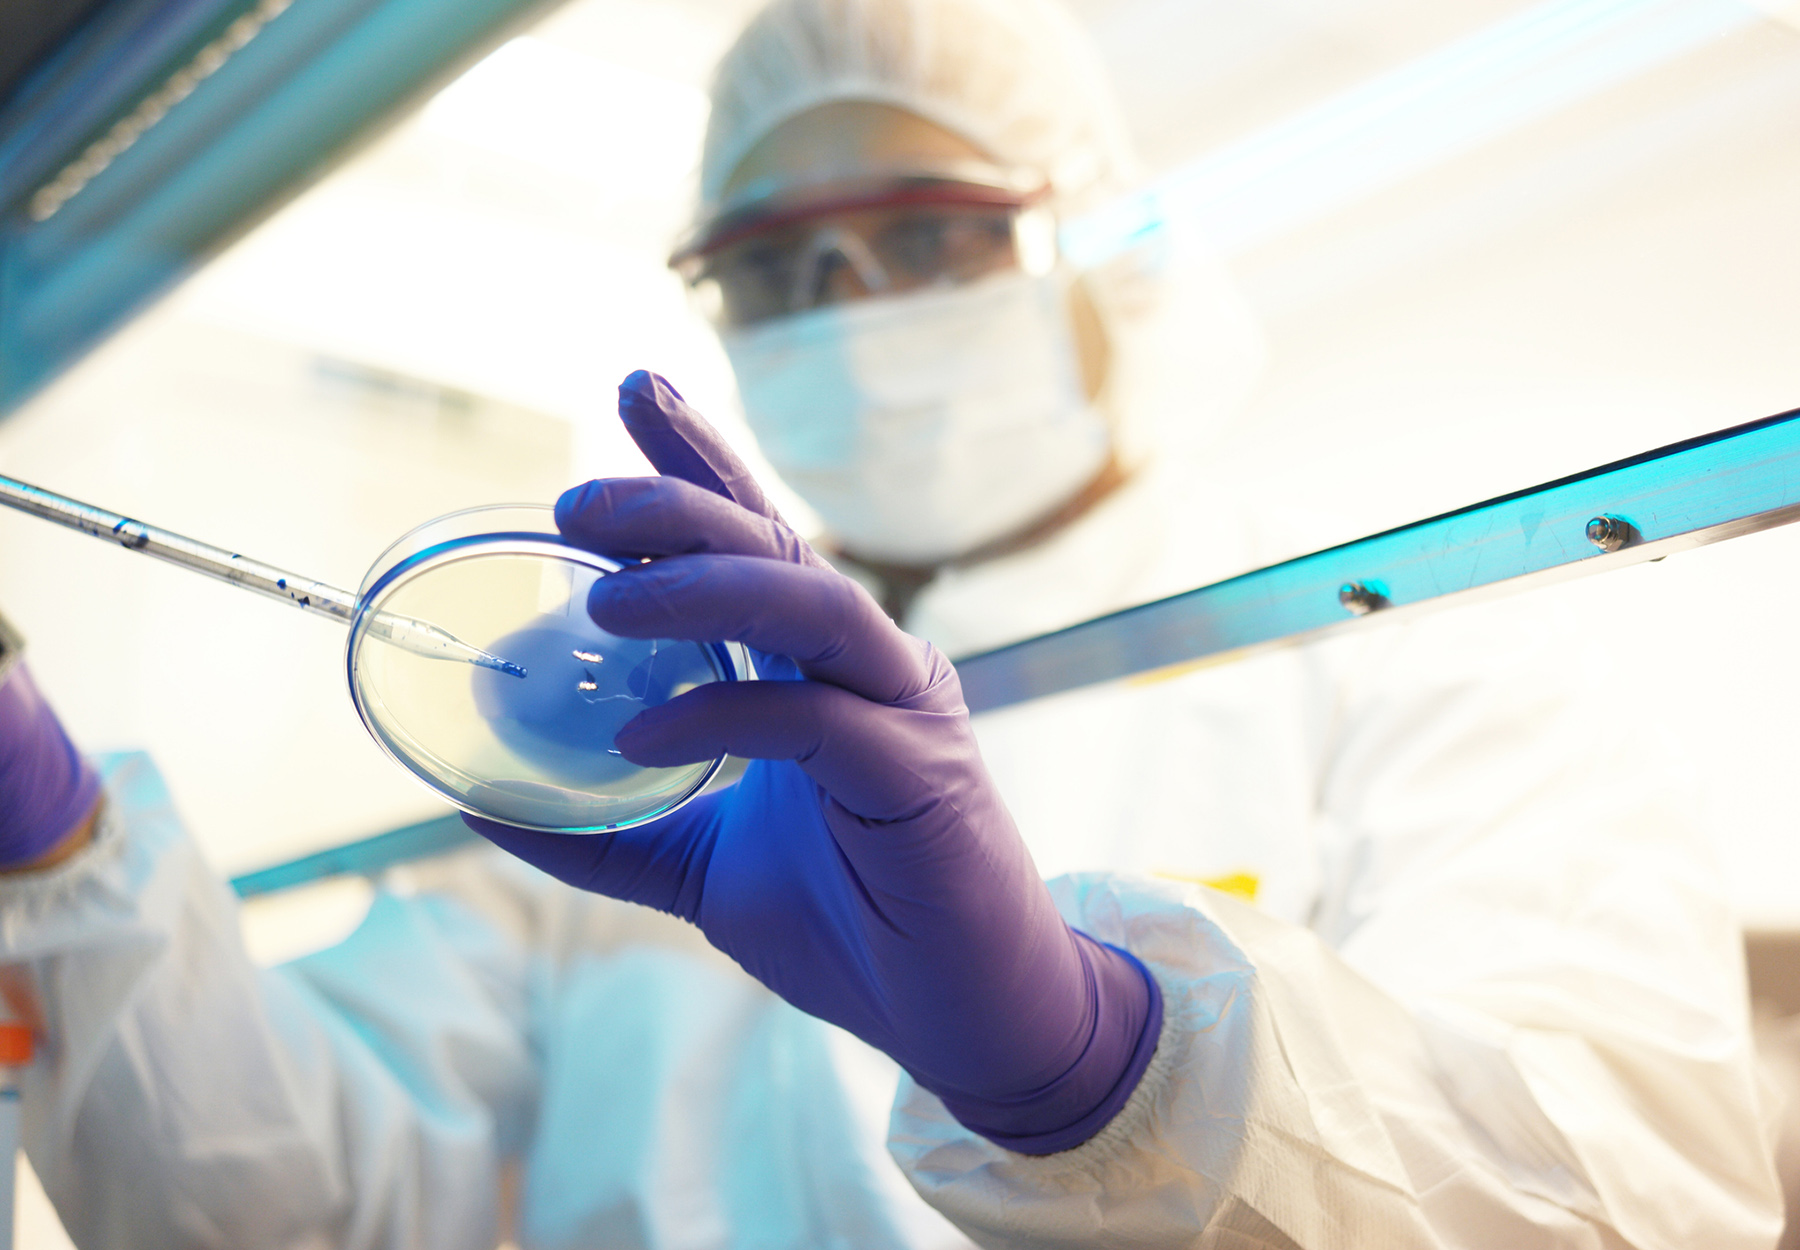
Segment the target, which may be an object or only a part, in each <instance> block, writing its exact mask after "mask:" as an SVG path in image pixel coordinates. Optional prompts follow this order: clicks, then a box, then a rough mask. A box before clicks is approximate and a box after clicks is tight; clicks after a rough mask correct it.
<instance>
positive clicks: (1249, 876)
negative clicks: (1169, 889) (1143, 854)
mask: <svg viewBox="0 0 1800 1250" xmlns="http://www.w3.org/2000/svg"><path fill="white" fill-rule="evenodd" d="M1154 875H1155V876H1158V877H1163V878H1166V879H1168V880H1170V881H1191V882H1193V883H1194V884H1195V885H1203V886H1205V887H1206V888H1207V889H1209V890H1220V891H1223V892H1224V893H1226V894H1235V895H1237V896H1238V897H1239V898H1241V899H1243V900H1244V901H1245V902H1246V903H1254V902H1255V901H1256V891H1257V889H1258V887H1260V886H1261V885H1262V878H1261V877H1259V876H1257V875H1256V874H1255V873H1253V872H1233V873H1228V874H1226V875H1225V876H1223V877H1195V876H1190V875H1189V874H1187V873H1184V872H1157V873H1155V874H1154Z"/></svg>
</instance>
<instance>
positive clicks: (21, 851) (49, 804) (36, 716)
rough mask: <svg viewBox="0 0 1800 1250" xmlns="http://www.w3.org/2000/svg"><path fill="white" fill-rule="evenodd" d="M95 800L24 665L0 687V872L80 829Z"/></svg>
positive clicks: (88, 776) (95, 779)
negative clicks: (75, 829)
mask: <svg viewBox="0 0 1800 1250" xmlns="http://www.w3.org/2000/svg"><path fill="white" fill-rule="evenodd" d="M99 797H100V774H99V773H98V772H96V771H95V769H94V767H93V765H91V764H90V763H88V761H87V760H86V758H84V757H83V756H82V754H81V752H79V751H77V750H76V749H75V744H74V743H73V742H71V741H70V740H69V735H68V734H67V733H65V732H63V727H62V722H61V721H59V720H57V718H56V713H55V712H54V711H53V710H51V707H50V704H49V703H48V702H46V701H45V700H44V697H43V695H41V694H39V693H38V688H37V683H36V682H34V681H32V679H31V674H30V673H29V672H28V671H27V670H26V668H25V665H24V664H22V663H21V664H17V665H15V666H14V667H13V670H12V672H11V673H10V674H9V675H8V676H7V678H6V680H5V682H4V684H0V869H3V868H16V867H18V866H20V865H21V864H28V863H30V862H31V861H32V860H34V859H37V858H38V857H39V856H41V855H43V854H44V853H45V852H47V851H49V850H51V849H53V848H54V847H55V846H56V845H57V843H59V842H61V841H62V839H63V838H64V837H65V836H67V835H68V834H69V832H70V831H71V830H73V829H74V828H75V827H76V826H77V825H79V824H80V823H81V822H82V821H83V820H84V819H86V817H87V814H88V813H89V812H90V811H92V810H93V807H94V803H95V802H96V800H98V799H99Z"/></svg>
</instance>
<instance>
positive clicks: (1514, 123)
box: [1062, 0, 1800, 264]
mask: <svg viewBox="0 0 1800 1250" xmlns="http://www.w3.org/2000/svg"><path fill="white" fill-rule="evenodd" d="M1759 3H1761V4H1763V5H1766V6H1785V5H1788V4H1791V3H1792V4H1800V0H1759ZM1763 17H1764V15H1763V13H1761V12H1759V11H1758V10H1757V9H1756V8H1753V7H1752V6H1751V5H1750V4H1747V3H1744V2H1743V0H1552V2H1551V3H1548V4H1543V5H1540V6H1538V7H1536V8H1533V9H1529V10H1527V11H1526V12H1524V13H1521V14H1519V15H1518V16H1516V17H1513V18H1509V19H1508V20H1506V21H1503V22H1500V23H1497V24H1496V25H1494V26H1490V27H1488V28H1486V29H1485V30H1482V31H1480V32H1478V33H1477V34H1475V35H1472V36H1470V37H1468V38H1465V39H1461V40H1458V41H1457V42H1455V43H1453V44H1451V45H1449V46H1448V47H1445V48H1442V49H1440V50H1438V51H1437V52H1434V53H1431V54H1430V55H1428V56H1425V57H1422V58H1420V59H1419V60H1417V61H1414V62H1412V63H1410V64H1408V65H1404V66H1402V67H1401V68H1399V69H1397V70H1395V71H1393V72H1391V73H1388V74H1384V75H1382V76H1380V77H1379V78H1376V79H1374V80H1373V81H1371V82H1369V83H1366V84H1364V85H1363V86H1361V87H1357V88H1354V89H1352V90H1350V91H1347V92H1345V93H1343V94H1342V95H1339V96H1336V97H1334V98H1332V99H1330V100H1327V101H1325V102H1324V103H1323V104H1320V105H1318V106H1316V107H1314V108H1311V109H1309V110H1307V111H1306V112H1304V113H1302V114H1301V115H1299V116H1298V117H1295V118H1292V119H1290V120H1288V121H1286V122H1283V123H1280V124H1279V125H1276V126H1272V127H1270V128H1268V129H1266V130H1264V131H1261V132H1259V133H1257V134H1254V135H1251V136H1249V137H1247V138H1245V139H1242V140H1239V141H1238V142H1236V143H1232V144H1229V145H1227V146H1226V147H1224V148H1221V149H1219V150H1217V151H1214V152H1210V153H1208V154H1207V155H1206V156H1204V157H1202V158H1201V159H1199V160H1197V161H1194V162H1192V163H1191V164H1188V165H1186V166H1183V167H1182V168H1180V169H1177V170H1175V171H1174V172H1173V173H1171V174H1169V175H1167V176H1165V177H1163V178H1161V179H1159V180H1158V181H1157V182H1156V183H1154V184H1153V185H1151V186H1150V187H1148V188H1146V189H1145V190H1143V191H1141V192H1139V193H1137V194H1135V195H1132V196H1128V197H1126V198H1125V199H1123V200H1121V201H1119V202H1117V203H1115V204H1112V205H1109V206H1107V207H1105V208H1103V209H1101V210H1099V211H1097V212H1095V213H1092V214H1089V215H1088V216H1086V217H1083V218H1080V219H1078V220H1075V221H1071V222H1069V223H1068V224H1067V225H1065V226H1064V228H1063V231H1062V245H1063V250H1064V251H1065V252H1066V253H1067V254H1068V255H1069V256H1070V257H1071V258H1072V259H1074V260H1075V261H1076V262H1077V263H1084V264H1091V263H1094V262H1096V261H1098V260H1102V259H1104V258H1105V257H1107V256H1109V255H1112V254H1113V253H1115V252H1118V251H1120V250H1122V249H1123V248H1125V247H1128V246H1130V245H1131V243H1132V242H1133V241H1134V240H1136V239H1138V238H1140V237H1142V236H1144V235H1146V234H1148V233H1150V232H1152V231H1154V230H1156V229H1158V228H1160V227H1161V226H1162V225H1164V224H1165V223H1167V222H1170V221H1176V220H1181V221H1191V222H1194V223H1195V224H1197V225H1199V226H1200V227H1201V228H1202V229H1203V230H1204V231H1205V233H1206V235H1207V237H1208V238H1209V239H1210V240H1211V241H1212V242H1213V244H1214V245H1215V246H1217V247H1218V248H1219V249H1220V250H1221V251H1223V252H1225V253H1228V254H1229V253H1232V252H1241V251H1245V250H1247V249H1249V248H1251V247H1254V246H1256V245H1257V244H1259V243H1262V242H1264V241H1265V240H1268V239H1270V238H1273V237H1276V236H1278V235H1280V234H1282V233H1285V232H1287V231H1290V230H1294V229H1297V228H1299V227H1301V226H1304V225H1307V224H1308V223H1310V222H1313V221H1316V220H1318V219H1319V218H1321V217H1324V216H1326V215H1328V214H1329V213H1332V212H1335V211H1337V210H1339V209H1342V208H1346V207H1348V206H1349V205H1351V204H1353V203H1355V202H1357V201H1359V200H1362V199H1364V198H1366V197H1367V196H1370V195H1373V194H1374V193H1376V192H1378V191H1380V190H1382V189H1384V188H1386V187H1388V186H1392V185H1393V184H1395V183H1397V182H1400V181H1401V180H1403V179H1405V178H1407V177H1409V176H1411V175H1413V174H1415V173H1418V172H1420V171H1422V170H1424V169H1426V168H1429V167H1430V166H1432V165H1434V164H1437V163H1439V162H1442V161H1445V160H1448V159H1450V158H1451V157H1454V156H1457V155H1459V154H1461V153H1463V152H1466V151H1469V150H1471V149H1473V148H1475V147H1477V146H1479V145H1480V144H1483V143H1486V142H1488V141H1490V140H1492V139H1496V138H1498V137H1500V136H1501V135H1503V134H1506V133H1508V132H1510V131H1514V130H1517V129H1518V128H1519V127H1521V126H1524V125H1526V124H1528V123H1530V122H1532V121H1535V120H1536V119H1538V118H1540V117H1544V116H1546V115H1548V114H1550V113H1552V112H1555V111H1556V110H1558V109H1561V108H1566V107H1568V106H1569V105H1571V104H1574V103H1576V102H1578V101H1580V100H1583V99H1586V98H1587V97H1589V96H1592V95H1595V94H1597V93H1598V92H1600V91H1602V90H1604V89H1605V88H1607V87H1610V86H1612V85H1614V84H1615V83H1619V82H1623V81H1625V80H1626V79H1629V78H1631V77H1634V76H1636V75H1638V74H1642V73H1645V72H1646V71H1648V70H1651V69H1654V68H1655V67H1656V66H1658V65H1662V64H1665V63H1666V62H1668V61H1671V60H1673V59H1675V58H1676V57H1677V56H1680V55H1681V54H1682V53H1684V52H1687V51H1690V50H1691V49H1693V48H1695V47H1698V46H1699V45H1701V44H1704V43H1708V42H1711V41H1712V40H1715V39H1718V38H1720V37H1721V36H1724V35H1727V34H1730V33H1731V32H1733V31H1735V30H1739V29H1741V28H1743V27H1745V26H1748V25H1750V24H1752V23H1754V22H1757V21H1761V20H1763Z"/></svg>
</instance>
